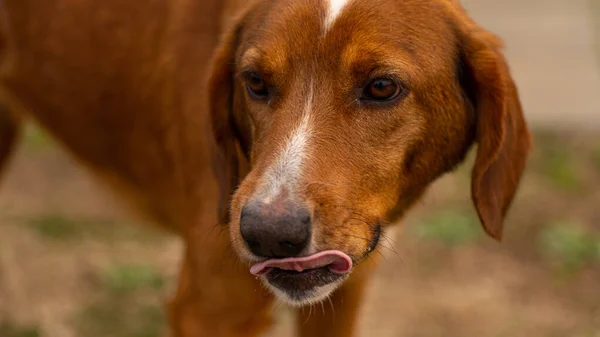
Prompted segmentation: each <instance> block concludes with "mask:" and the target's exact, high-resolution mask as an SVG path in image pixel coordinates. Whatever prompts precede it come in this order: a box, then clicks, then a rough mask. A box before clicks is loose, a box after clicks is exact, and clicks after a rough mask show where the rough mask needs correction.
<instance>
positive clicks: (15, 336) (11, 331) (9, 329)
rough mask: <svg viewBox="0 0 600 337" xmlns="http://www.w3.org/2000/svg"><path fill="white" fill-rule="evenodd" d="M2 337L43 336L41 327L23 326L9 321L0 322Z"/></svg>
mask: <svg viewBox="0 0 600 337" xmlns="http://www.w3.org/2000/svg"><path fill="white" fill-rule="evenodd" d="M0 336H2V337H41V336H42V334H41V332H40V329H39V328H38V327H36V326H21V325H16V324H12V323H9V322H0Z"/></svg>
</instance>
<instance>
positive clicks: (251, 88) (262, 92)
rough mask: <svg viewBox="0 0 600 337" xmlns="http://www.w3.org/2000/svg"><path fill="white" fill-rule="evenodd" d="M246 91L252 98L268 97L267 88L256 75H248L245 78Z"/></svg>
mask: <svg viewBox="0 0 600 337" xmlns="http://www.w3.org/2000/svg"><path fill="white" fill-rule="evenodd" d="M246 89H247V90H248V92H249V93H250V95H252V96H253V97H254V98H258V99H263V98H266V97H267V96H268V95H269V88H268V87H267V84H266V83H265V81H264V80H263V79H262V77H260V75H258V74H257V73H250V74H248V76H247V77H246Z"/></svg>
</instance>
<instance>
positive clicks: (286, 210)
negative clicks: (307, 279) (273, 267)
mask: <svg viewBox="0 0 600 337" xmlns="http://www.w3.org/2000/svg"><path fill="white" fill-rule="evenodd" d="M240 231H241V234H242V238H243V239H244V241H245V242H246V244H247V245H248V247H249V248H250V250H251V251H252V253H254V254H255V255H257V256H260V257H268V258H285V257H293V256H297V255H298V254H300V252H302V250H304V248H306V246H307V245H308V244H309V241H310V236H311V219H310V214H309V212H308V211H307V210H306V209H305V208H302V207H299V206H297V205H296V204H294V203H292V202H285V201H279V202H276V203H272V204H264V203H256V202H252V203H249V204H247V205H246V206H244V207H243V208H242V214H241V217H240Z"/></svg>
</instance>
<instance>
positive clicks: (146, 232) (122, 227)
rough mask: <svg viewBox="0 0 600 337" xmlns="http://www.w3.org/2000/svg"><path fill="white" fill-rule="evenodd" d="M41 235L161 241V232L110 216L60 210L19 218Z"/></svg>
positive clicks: (69, 239) (61, 238) (105, 239)
mask: <svg viewBox="0 0 600 337" xmlns="http://www.w3.org/2000/svg"><path fill="white" fill-rule="evenodd" d="M20 222H24V223H25V224H26V225H28V226H29V227H30V228H31V229H33V230H34V231H35V232H36V233H37V234H38V235H39V236H40V237H41V238H43V239H49V240H54V241H61V242H62V241H73V240H79V239H94V240H99V241H114V240H132V241H137V242H154V241H161V240H163V239H164V238H165V236H164V233H163V232H161V231H159V230H157V229H155V228H152V227H150V226H140V225H135V224H128V223H121V222H118V221H116V220H113V219H103V218H87V217H82V218H77V217H70V216H67V215H64V214H61V213H44V214H39V215H35V216H29V217H26V218H23V219H21V221H20Z"/></svg>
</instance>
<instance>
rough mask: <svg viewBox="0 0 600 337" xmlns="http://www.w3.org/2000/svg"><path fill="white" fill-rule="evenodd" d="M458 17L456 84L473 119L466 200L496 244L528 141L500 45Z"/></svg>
mask: <svg viewBox="0 0 600 337" xmlns="http://www.w3.org/2000/svg"><path fill="white" fill-rule="evenodd" d="M462 14H464V13H462ZM458 18H459V24H458V25H457V26H458V36H459V39H458V44H459V50H460V54H461V60H460V62H461V63H462V68H463V74H462V76H464V77H466V78H464V79H462V82H463V86H466V87H465V88H464V90H465V91H466V92H467V95H468V96H469V97H470V99H471V100H472V104H473V105H474V108H475V111H476V115H477V118H476V120H477V125H476V141H477V143H478V148H477V156H476V159H475V165H474V167H473V172H472V185H471V193H472V199H473V203H474V204H475V208H476V209H477V213H478V215H479V219H480V220H481V222H482V224H483V226H484V228H485V231H486V232H487V233H488V234H489V235H490V236H492V237H494V238H496V239H497V240H501V238H502V225H503V222H504V217H505V215H506V212H507V210H508V208H509V206H510V204H511V201H512V199H513V197H514V195H515V193H516V191H517V187H518V185H519V181H520V178H521V174H522V173H523V170H524V168H525V163H526V159H527V156H528V153H529V149H530V147H531V136H530V133H529V130H528V128H527V125H526V123H525V120H524V117H523V113H522V111H521V103H520V101H519V96H518V93H517V88H516V86H515V84H514V81H513V79H512V77H511V75H510V71H509V68H508V65H507V63H506V60H505V58H504V56H503V55H502V51H501V49H502V43H501V41H500V40H499V39H498V38H497V37H496V36H494V35H493V34H491V33H489V32H487V31H485V30H484V29H482V28H481V27H479V26H477V25H476V24H475V23H474V22H472V21H471V20H470V19H469V18H467V17H466V14H464V15H462V16H459V17H458Z"/></svg>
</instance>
